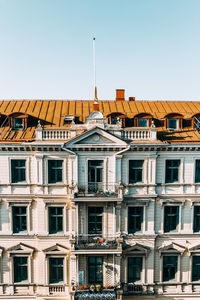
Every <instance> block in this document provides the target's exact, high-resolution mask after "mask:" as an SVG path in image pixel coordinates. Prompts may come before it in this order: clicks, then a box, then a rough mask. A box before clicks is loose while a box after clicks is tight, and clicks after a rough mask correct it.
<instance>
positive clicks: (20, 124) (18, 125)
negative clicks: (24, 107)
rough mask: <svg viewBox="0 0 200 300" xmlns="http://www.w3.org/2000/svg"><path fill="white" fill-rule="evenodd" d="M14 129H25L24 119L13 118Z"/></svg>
mask: <svg viewBox="0 0 200 300" xmlns="http://www.w3.org/2000/svg"><path fill="white" fill-rule="evenodd" d="M13 129H15V130H20V129H24V118H13Z"/></svg>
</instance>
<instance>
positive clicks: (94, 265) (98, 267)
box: [88, 256, 103, 284]
mask: <svg viewBox="0 0 200 300" xmlns="http://www.w3.org/2000/svg"><path fill="white" fill-rule="evenodd" d="M88 283H100V284H102V283H103V258H102V257H101V256H91V257H89V258H88Z"/></svg>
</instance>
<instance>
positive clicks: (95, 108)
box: [93, 100, 99, 111]
mask: <svg viewBox="0 0 200 300" xmlns="http://www.w3.org/2000/svg"><path fill="white" fill-rule="evenodd" d="M93 111H99V102H98V101H97V100H95V101H94V103H93Z"/></svg>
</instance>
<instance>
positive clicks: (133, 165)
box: [129, 160, 144, 183]
mask: <svg viewBox="0 0 200 300" xmlns="http://www.w3.org/2000/svg"><path fill="white" fill-rule="evenodd" d="M143 164H144V160H129V183H136V182H142V181H143V180H142V171H143Z"/></svg>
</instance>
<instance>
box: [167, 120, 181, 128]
mask: <svg viewBox="0 0 200 300" xmlns="http://www.w3.org/2000/svg"><path fill="white" fill-rule="evenodd" d="M171 120H176V128H170V126H169V122H170V121H171ZM168 129H169V130H171V131H174V130H178V129H179V119H177V118H169V119H168Z"/></svg>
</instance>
